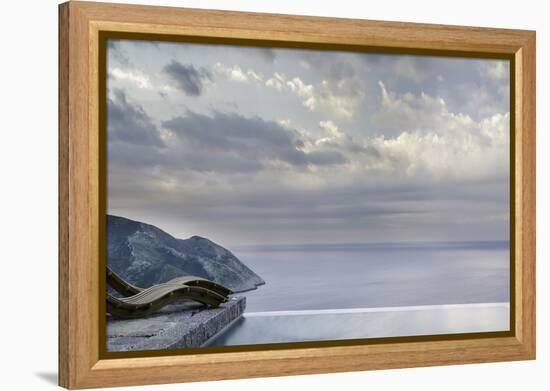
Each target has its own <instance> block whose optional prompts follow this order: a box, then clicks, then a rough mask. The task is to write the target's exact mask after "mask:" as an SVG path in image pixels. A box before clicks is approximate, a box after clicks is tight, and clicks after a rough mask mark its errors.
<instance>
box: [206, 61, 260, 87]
mask: <svg viewBox="0 0 550 391" xmlns="http://www.w3.org/2000/svg"><path fill="white" fill-rule="evenodd" d="M214 72H216V73H218V74H220V75H223V76H224V77H226V78H227V79H229V80H231V81H236V82H242V83H248V82H262V81H263V77H262V76H261V75H260V74H258V73H256V72H255V71H254V70H253V69H250V68H249V69H247V70H244V69H242V68H241V67H240V66H239V65H236V64H235V65H233V66H227V65H224V64H222V63H220V62H217V63H216V64H214Z"/></svg>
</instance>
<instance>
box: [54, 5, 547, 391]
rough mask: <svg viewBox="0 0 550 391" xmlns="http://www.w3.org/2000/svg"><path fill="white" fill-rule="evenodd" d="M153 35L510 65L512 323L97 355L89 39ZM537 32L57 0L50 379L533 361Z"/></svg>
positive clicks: (93, 61)
mask: <svg viewBox="0 0 550 391" xmlns="http://www.w3.org/2000/svg"><path fill="white" fill-rule="evenodd" d="M102 31H113V32H133V33H147V34H150V33H154V34H164V35H171V36H192V37H198V38H201V37H203V38H208V39H240V40H254V41H266V42H290V43H305V44H323V45H333V46H342V47H346V46H356V47H362V48H370V49H371V50H376V49H377V48H384V50H385V51H395V52H399V51H402V50H408V51H410V50H415V51H419V52H421V53H434V54H437V53H444V52H447V51H448V52H454V53H459V54H460V53H464V54H465V55H466V54H470V55H471V54H472V53H483V54H485V55H486V56H487V55H489V56H490V55H495V56H502V55H504V56H507V57H508V58H510V59H511V60H512V61H513V64H514V67H512V68H511V69H512V75H511V76H512V77H511V80H512V81H511V83H512V86H511V87H512V88H511V91H512V92H513V94H512V95H513V96H512V100H513V102H514V106H513V107H512V108H513V110H512V112H511V118H512V119H511V121H512V129H513V132H514V134H513V137H514V139H515V145H514V148H513V152H514V153H512V155H511V160H512V161H511V168H512V171H511V173H512V174H513V175H512V178H513V181H512V186H511V191H512V194H511V196H512V200H513V202H512V205H511V214H512V217H513V218H515V220H514V221H515V224H514V225H512V226H511V227H512V228H513V229H512V232H511V236H512V238H513V239H514V240H513V243H514V244H513V245H512V247H511V249H512V252H511V253H512V259H513V262H514V264H513V266H514V267H513V270H514V273H513V274H512V280H511V287H512V288H513V289H512V290H511V302H512V303H514V305H513V307H512V308H513V317H512V318H513V319H514V320H515V321H514V322H512V326H513V329H512V330H511V333H510V335H507V336H502V337H497V338H463V339H445V338H440V339H438V340H433V341H424V340H418V341H406V342H404V341H400V340H397V341H393V342H392V341H389V342H387V343H374V344H361V345H352V344H347V345H345V346H327V347H303V348H294V349H272V350H260V351H234V352H224V353H202V354H189V355H178V356H173V355H172V356H158V357H134V358H116V359H103V358H101V357H100V352H99V348H98V346H99V338H100V330H99V329H98V324H100V316H102V313H101V312H100V310H101V305H100V303H99V300H98V299H97V298H98V297H99V293H100V291H99V289H100V279H101V277H100V275H101V270H100V266H99V262H98V261H97V260H98V259H99V258H100V248H101V246H100V244H101V240H102V239H101V235H100V232H101V226H100V221H99V218H98V216H99V214H98V211H99V210H100V207H101V202H102V200H101V199H100V197H99V190H100V187H101V186H102V185H101V183H100V178H102V176H101V171H102V170H103V169H104V167H102V164H101V159H100V155H101V151H100V145H101V136H100V134H99V133H100V131H99V130H100V121H101V119H100V117H99V80H98V79H99V75H100V72H99V70H98V64H99V61H98V56H99V36H100V32H102ZM535 345H536V343H535V32H533V31H524V30H508V29H489V28H478V27H459V26H444V25H431V24H415V23H395V22H381V21H368V20H353V19H334V18H320V17H304V16H290V15H273V14H258V13H242V12H228V11H207V10H197V9H183V8H169V7H150V6H136V5H120V4H105V3H88V2H73V1H71V2H68V3H64V4H61V5H60V6H59V384H60V385H61V386H64V387H67V388H71V389H74V388H92V387H102V386H122V385H140V384H157V383H175V382H184V381H198V380H215V379H233V378H243V377H261V376H279V375H296V374H312V373H325V372H341V371H357V370H369V369H382V368H400V367H413V366H430V365H444V364H464V363H477V362H490V361H507V360H526V359H534V358H535Z"/></svg>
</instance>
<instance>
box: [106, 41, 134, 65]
mask: <svg viewBox="0 0 550 391" xmlns="http://www.w3.org/2000/svg"><path fill="white" fill-rule="evenodd" d="M107 58H108V59H109V60H114V61H115V62H117V63H118V64H119V65H122V66H124V67H130V66H132V63H131V61H130V58H129V57H128V54H127V53H126V51H124V49H123V48H122V46H121V44H120V41H117V40H113V39H109V40H108V41H107Z"/></svg>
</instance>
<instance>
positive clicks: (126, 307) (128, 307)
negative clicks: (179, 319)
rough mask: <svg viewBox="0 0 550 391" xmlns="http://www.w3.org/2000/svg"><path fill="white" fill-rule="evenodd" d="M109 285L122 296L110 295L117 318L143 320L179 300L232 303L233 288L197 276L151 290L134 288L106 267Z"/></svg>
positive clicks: (109, 304) (110, 310) (111, 311)
mask: <svg viewBox="0 0 550 391" xmlns="http://www.w3.org/2000/svg"><path fill="white" fill-rule="evenodd" d="M107 284H109V285H110V286H111V288H113V289H114V290H115V291H117V292H118V293H119V294H121V295H122V296H123V297H115V296H112V295H110V294H109V293H107V312H108V313H109V314H111V316H113V317H115V318H124V319H128V318H141V317H144V316H147V315H150V314H152V313H153V312H155V311H158V310H159V309H161V308H162V307H164V306H166V305H168V304H170V303H173V302H174V301H176V300H181V299H189V300H193V301H196V302H198V303H201V304H204V305H206V306H208V307H214V308H215V307H218V306H219V305H220V304H222V303H225V302H227V300H229V295H230V294H231V293H233V292H232V291H231V290H230V289H228V288H226V287H224V286H223V285H220V284H217V283H215V282H213V281H210V280H207V279H205V278H201V277H196V276H183V277H178V278H174V279H173V280H170V281H168V282H165V283H162V284H158V285H153V286H151V287H149V288H139V287H137V286H134V285H132V284H130V283H128V282H127V281H125V280H124V279H122V278H121V277H120V276H119V275H117V274H116V273H115V272H113V271H112V270H111V269H109V268H107Z"/></svg>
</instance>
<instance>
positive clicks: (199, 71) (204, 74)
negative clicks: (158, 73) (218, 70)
mask: <svg viewBox="0 0 550 391" xmlns="http://www.w3.org/2000/svg"><path fill="white" fill-rule="evenodd" d="M163 71H164V73H166V74H167V75H168V76H169V77H170V78H171V79H172V80H173V81H174V82H175V85H176V87H177V88H178V89H179V90H180V91H182V92H183V93H185V95H188V96H199V95H201V93H202V91H203V89H204V85H205V83H207V82H210V81H212V74H211V73H210V71H209V70H208V69H206V68H204V67H200V68H196V67H195V66H194V65H192V64H182V63H180V62H178V61H175V60H172V61H171V62H170V63H169V64H167V65H165V66H164V68H163Z"/></svg>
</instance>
